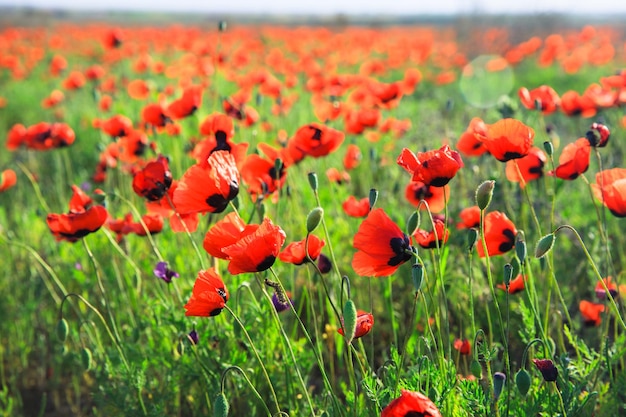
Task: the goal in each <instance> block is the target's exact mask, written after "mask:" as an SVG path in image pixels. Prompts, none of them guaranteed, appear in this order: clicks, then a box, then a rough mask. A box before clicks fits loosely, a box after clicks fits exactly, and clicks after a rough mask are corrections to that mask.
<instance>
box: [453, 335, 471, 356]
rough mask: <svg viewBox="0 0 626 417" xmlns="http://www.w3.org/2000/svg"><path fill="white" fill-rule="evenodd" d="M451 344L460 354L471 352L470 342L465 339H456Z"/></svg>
mask: <svg viewBox="0 0 626 417" xmlns="http://www.w3.org/2000/svg"><path fill="white" fill-rule="evenodd" d="M453 346H454V348H455V349H456V350H458V351H459V353H460V354H461V355H469V354H470V353H471V352H472V344H471V343H470V341H469V340H467V339H463V340H461V339H456V340H455V341H454V345H453Z"/></svg>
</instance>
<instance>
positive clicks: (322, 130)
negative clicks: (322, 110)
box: [290, 123, 345, 158]
mask: <svg viewBox="0 0 626 417" xmlns="http://www.w3.org/2000/svg"><path fill="white" fill-rule="evenodd" d="M344 138H345V135H344V134H343V133H342V132H340V131H338V130H336V129H333V128H331V127H328V126H325V125H322V124H319V123H311V124H309V125H306V126H302V127H301V128H300V129H298V131H297V132H296V134H295V135H294V136H293V138H291V140H290V142H291V144H292V146H294V147H295V148H296V149H298V150H299V151H300V152H302V153H303V154H305V155H309V156H312V157H314V158H319V157H320V156H325V155H328V154H329V153H331V152H334V151H335V150H337V148H339V145H341V144H342V143H343V140H344Z"/></svg>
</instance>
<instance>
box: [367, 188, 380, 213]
mask: <svg viewBox="0 0 626 417" xmlns="http://www.w3.org/2000/svg"><path fill="white" fill-rule="evenodd" d="M369 198H370V211H371V210H372V209H373V208H374V205H375V204H376V201H377V200H378V190H377V189H376V188H372V189H371V190H370V196H369Z"/></svg>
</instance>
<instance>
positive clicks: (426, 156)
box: [396, 145, 463, 187]
mask: <svg viewBox="0 0 626 417" xmlns="http://www.w3.org/2000/svg"><path fill="white" fill-rule="evenodd" d="M396 162H397V163H398V165H400V166H401V167H402V168H404V169H405V170H407V171H408V172H409V173H411V174H413V178H412V180H413V181H421V182H423V183H424V184H426V185H431V186H433V187H443V186H444V185H446V184H447V183H448V182H449V181H450V180H451V179H452V178H453V177H454V176H455V175H456V173H457V171H458V170H459V169H461V167H462V166H463V160H462V159H461V155H459V153H458V152H456V151H453V150H451V149H450V147H449V146H448V145H443V146H442V147H441V148H440V149H437V150H434V151H428V152H419V153H418V154H417V155H415V154H414V153H413V152H411V151H410V150H409V149H407V148H404V149H403V150H402V153H401V154H400V156H398V159H397V160H396Z"/></svg>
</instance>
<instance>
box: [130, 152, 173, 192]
mask: <svg viewBox="0 0 626 417" xmlns="http://www.w3.org/2000/svg"><path fill="white" fill-rule="evenodd" d="M171 185H172V173H171V172H170V169H169V165H168V161H167V158H166V157H164V156H163V155H159V156H158V158H157V160H156V161H152V162H148V163H147V164H146V166H145V167H144V168H143V169H142V170H140V171H138V172H137V173H136V174H135V176H134V177H133V191H135V193H137V194H138V195H139V196H141V197H145V198H147V199H148V200H149V201H157V200H160V199H161V198H162V197H163V196H164V195H165V193H167V190H168V189H169V188H170V186H171Z"/></svg>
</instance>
